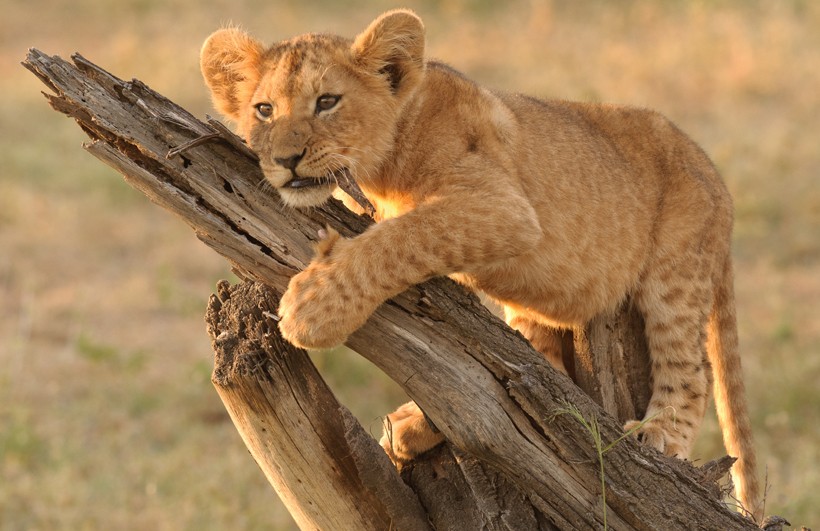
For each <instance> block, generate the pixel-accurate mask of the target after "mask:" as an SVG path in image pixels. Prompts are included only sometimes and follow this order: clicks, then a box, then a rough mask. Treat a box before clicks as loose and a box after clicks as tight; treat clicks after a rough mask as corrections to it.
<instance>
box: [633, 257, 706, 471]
mask: <svg viewBox="0 0 820 531" xmlns="http://www.w3.org/2000/svg"><path fill="white" fill-rule="evenodd" d="M690 256H691V259H690V260H688V261H687V263H686V267H681V266H680V263H677V262H675V261H674V260H669V261H668V262H667V263H663V262H660V263H657V264H656V265H654V266H653V267H650V268H649V269H648V270H647V273H646V275H645V277H644V279H643V282H642V284H641V286H640V287H639V289H638V291H637V293H636V299H635V300H636V302H637V304H638V306H639V308H640V310H641V313H642V314H643V316H644V322H645V329H646V339H647V343H648V346H649V356H650V360H651V362H652V367H651V374H652V398H651V399H650V401H649V406H648V408H647V412H646V415H645V417H644V422H645V424H644V425H643V426H641V427H640V428H638V430H637V435H638V438H639V439H640V440H641V441H642V442H643V443H644V444H647V445H649V446H652V447H654V448H656V449H658V450H659V451H661V452H663V453H665V454H666V455H671V456H677V457H679V458H683V459H685V458H687V457H688V456H689V452H690V451H691V449H692V445H693V443H694V440H695V437H696V435H697V432H698V429H699V428H700V424H701V421H702V420H703V416H704V413H705V410H706V402H707V399H708V396H709V386H710V385H711V368H710V365H709V362H708V359H707V357H706V344H705V338H706V323H707V320H708V315H709V311H710V308H711V304H712V285H711V280H710V279H711V275H710V274H709V273H708V272H707V271H706V270H707V269H708V268H707V267H705V265H706V263H707V260H705V259H703V258H698V257H696V256H695V255H694V254H693V255H690ZM639 424H640V423H639V422H638V421H637V420H633V421H629V422H627V423H626V425H625V426H624V429H625V430H630V429H633V428H635V427H637V426H639Z"/></svg>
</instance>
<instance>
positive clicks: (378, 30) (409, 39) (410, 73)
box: [353, 9, 424, 96]
mask: <svg viewBox="0 0 820 531" xmlns="http://www.w3.org/2000/svg"><path fill="white" fill-rule="evenodd" d="M353 54H354V56H355V57H356V58H357V59H358V60H359V62H360V64H361V65H362V66H363V67H364V68H365V69H367V70H369V71H371V72H374V73H378V74H381V75H384V76H385V77H386V78H387V81H388V82H389V83H390V90H391V91H392V92H393V93H394V94H396V95H398V96H402V95H403V94H407V93H409V92H411V91H412V89H414V88H415V87H416V86H417V85H418V83H419V82H420V81H421V78H422V76H423V75H424V24H422V22H421V19H420V18H419V17H417V16H416V14H415V13H413V12H412V11H409V10H407V9H396V10H393V11H388V12H387V13H385V14H383V15H382V16H380V17H379V18H377V19H376V20H374V21H373V22H372V23H371V24H370V26H369V27H368V28H367V29H366V30H364V32H362V33H361V34H360V35H359V36H358V37H356V40H355V41H353Z"/></svg>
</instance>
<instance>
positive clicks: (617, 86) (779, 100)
mask: <svg viewBox="0 0 820 531" xmlns="http://www.w3.org/2000/svg"><path fill="white" fill-rule="evenodd" d="M408 3H409V4H410V5H411V7H415V8H416V9H417V11H418V12H419V13H420V14H421V15H422V16H423V17H424V19H425V21H426V22H427V26H428V46H429V49H430V51H431V53H432V55H434V56H437V57H439V58H442V59H445V60H447V61H448V62H450V63H451V64H453V65H454V66H456V67H458V68H459V69H461V70H463V71H465V72H466V73H468V74H469V75H470V76H472V77H474V78H476V79H478V80H480V81H481V82H483V83H485V84H489V85H492V86H495V87H499V88H506V89H511V90H520V91H524V92H529V93H533V94H537V95H542V96H552V97H560V98H568V99H592V100H607V101H617V102H626V103H633V104H637V105H644V106H649V107H654V108H657V109H659V110H661V111H663V112H664V113H666V114H667V115H669V116H670V117H672V118H673V119H674V120H675V121H676V122H678V124H679V125H680V126H681V127H682V128H683V129H684V130H686V131H688V132H690V133H691V134H692V136H693V137H695V138H696V139H697V140H698V141H699V142H701V144H702V145H703V146H704V148H705V149H706V150H707V151H708V152H709V153H710V154H711V155H712V156H713V158H714V160H715V161H716V163H717V164H718V166H719V167H720V168H721V170H722V172H723V174H724V176H725V178H726V180H727V182H728V183H729V186H730V188H731V189H732V191H733V193H734V196H735V198H736V206H737V230H736V242H735V243H736V246H735V249H736V258H737V260H736V267H737V291H738V304H739V314H740V332H741V340H742V344H743V350H744V363H745V366H744V367H745V372H746V377H747V382H748V388H749V395H750V396H749V399H750V402H751V407H752V411H753V412H754V419H753V420H754V424H755V428H756V429H755V431H756V435H757V442H758V447H759V449H760V452H761V456H762V461H763V462H764V463H765V465H766V466H767V470H768V478H769V487H770V493H769V500H768V509H769V512H773V513H778V514H782V515H783V516H786V517H787V518H788V519H789V520H790V521H791V522H792V523H794V524H798V525H800V524H804V525H807V526H811V524H812V523H813V524H814V525H815V526H817V525H820V509H818V507H820V497H818V495H817V492H820V467H818V465H817V463H818V462H820V430H818V427H817V426H820V384H818V381H820V317H818V312H817V307H818V302H820V190H818V184H820V183H818V170H817V168H820V149H819V148H818V146H820V126H818V116H820V90H818V87H820V70H818V69H817V65H818V64H820V4H818V3H816V2H810V1H787V0H781V1H771V2H742V1H740V0H737V1H728V0H726V1H716V2H689V3H673V2H667V3H660V2H649V1H625V2H618V3H614V2H603V1H587V2H574V3H568V2H567V3H561V4H560V5H559V3H557V2H556V3H554V4H552V3H549V2H539V1H537V0H532V1H529V2H525V1H514V2H508V3H504V4H503V6H504V7H503V8H502V7H500V6H501V5H502V4H500V3H499V4H495V3H491V2H487V1H478V0H476V1H467V0H462V1H448V2H439V3H436V2H431V1H427V2H408ZM237 4H238V5H237ZM274 4H275V3H274V2H269V1H266V2H261V1H258V2H255V1H254V2H227V1H215V0H211V1H207V0H206V1H205V2H192V1H190V0H186V1H177V2H160V1H158V0H133V1H125V2H117V3H110V4H104V3H100V2H92V1H89V0H78V1H75V2H73V3H71V4H70V6H71V7H68V4H66V5H65V6H63V5H61V4H60V5H58V4H57V3H55V2H45V1H43V0H30V1H28V2H8V1H6V2H3V4H2V6H0V7H2V11H3V15H4V16H3V18H2V21H0V35H2V40H0V90H2V95H3V97H2V101H0V134H2V136H1V137H0V138H2V145H0V157H2V166H0V298H2V301H3V305H2V306H0V477H2V478H3V479H2V481H0V529H97V528H116V529H143V528H155V529H187V528H190V529H194V528H195V529H208V528H212V529H226V528H228V529H259V528H274V529H285V528H289V526H291V525H292V524H290V520H289V517H288V515H287V514H286V513H285V512H284V511H283V510H282V509H281V507H280V506H279V504H278V503H277V502H275V500H274V499H273V495H272V493H271V492H270V491H269V489H268V487H267V485H266V483H265V480H264V478H263V477H262V474H260V473H259V472H258V470H257V469H256V467H255V465H254V463H253V461H252V459H250V457H249V456H248V455H247V453H246V451H245V450H244V447H243V446H242V443H241V441H240V439H239V437H238V436H237V435H236V434H235V432H234V431H233V428H232V427H231V425H230V423H229V422H227V417H226V415H225V414H224V413H223V410H222V408H221V405H220V404H219V403H218V400H217V397H216V394H215V393H214V392H213V390H212V389H211V386H210V384H209V382H208V376H209V371H210V363H211V362H210V348H209V345H208V342H207V340H206V336H205V333H204V325H203V323H202V318H201V314H202V311H203V308H204V304H205V300H206V297H207V295H208V294H209V292H210V290H211V289H212V287H213V285H214V282H215V281H216V280H217V279H218V278H220V277H225V276H227V275H228V272H227V270H226V267H225V264H224V263H223V261H222V260H221V259H220V258H219V257H217V256H216V255H215V254H214V253H212V252H210V251H209V250H208V249H206V248H205V247H204V246H202V245H201V244H200V243H198V242H197V241H196V239H195V238H194V237H193V235H192V234H191V233H190V231H189V229H188V228H187V227H186V226H184V225H183V224H182V223H180V222H178V221H177V220H175V219H173V218H171V217H170V216H168V215H165V214H164V213H160V211H159V209H157V208H156V207H154V206H153V205H150V204H149V203H148V202H147V201H146V200H144V198H142V197H141V196H139V194H137V193H136V192H133V191H131V190H130V189H128V187H127V186H126V185H124V184H122V182H121V180H120V179H119V178H118V177H117V176H116V175H115V174H113V173H112V172H111V171H110V170H108V169H107V168H105V167H104V166H102V165H101V164H99V163H98V162H97V161H96V160H94V159H93V158H92V157H89V156H87V155H86V154H84V153H82V151H81V150H80V149H79V144H80V142H81V141H82V139H83V136H82V133H81V132H80V131H79V129H78V128H77V127H76V126H75V125H74V124H73V123H71V122H70V121H69V120H66V119H64V118H62V117H60V116H58V115H56V114H55V113H54V112H52V111H50V110H48V109H47V108H46V106H45V104H44V103H43V101H42V98H41V97H40V96H39V94H38V92H39V91H40V90H42V89H43V87H42V86H41V85H39V84H38V82H37V81H36V80H35V79H34V78H33V76H31V75H30V74H28V73H27V72H25V71H24V70H23V69H22V68H21V67H20V66H19V65H18V64H17V63H18V62H19V61H20V60H21V59H22V58H23V56H24V54H25V50H26V48H27V47H28V46H36V47H38V48H41V49H43V50H44V51H46V52H49V53H59V54H62V55H68V54H70V53H71V52H73V51H75V50H76V51H80V52H82V53H83V54H84V55H86V56H87V57H89V58H90V59H92V60H93V61H95V62H97V63H99V64H101V65H103V66H104V67H106V68H108V69H109V70H111V71H113V72H114V73H116V74H119V75H120V76H123V77H138V78H140V79H142V80H144V81H146V82H147V83H148V84H150V85H151V86H153V87H154V88H156V89H157V90H159V91H160V92H163V93H164V94H166V95H168V96H170V97H171V98H172V99H174V100H176V101H178V102H180V103H181V104H183V105H185V106H187V107H188V108H189V109H191V110H192V111H193V112H195V113H196V114H199V115H203V114H205V113H206V112H212V111H211V110H210V106H209V104H208V101H207V95H206V92H205V89H204V87H203V86H202V83H201V81H200V78H199V74H198V71H197V55H198V49H199V45H200V43H201V42H202V40H203V39H204V38H205V37H206V36H207V34H208V33H209V32H210V31H212V30H213V29H215V28H217V27H219V26H220V25H221V24H223V23H225V22H228V21H231V20H232V21H234V22H239V23H242V24H243V25H244V26H246V27H247V28H248V29H250V30H251V31H253V32H254V33H256V34H257V35H259V36H263V37H265V38H268V39H270V40H275V39H277V38H281V37H285V36H288V35H292V34H295V33H302V32H305V31H321V30H330V31H334V32H338V33H344V34H353V33H355V32H356V31H358V30H360V29H361V28H363V27H364V25H365V24H366V23H367V22H368V21H369V20H370V19H371V18H372V17H373V16H375V15H376V14H377V13H379V12H380V11H382V10H384V9H387V8H389V7H392V5H391V4H387V3H385V2H378V1H375V0H374V1H371V2H366V4H368V5H361V4H357V5H356V7H355V8H353V7H352V3H348V2H341V3H338V2H319V3H317V4H315V5H312V6H308V5H300V7H297V8H294V7H284V6H283V5H280V6H277V5H274ZM301 4H306V3H304V2H303V3H301ZM362 4H365V3H362ZM319 365H320V366H321V367H322V368H323V370H324V372H325V373H327V374H328V377H329V379H330V380H332V383H333V384H335V388H336V389H338V390H339V393H340V395H342V397H343V398H344V400H345V401H346V402H347V403H348V404H349V405H350V406H351V408H352V409H353V410H354V412H356V413H357V414H358V415H359V416H360V418H362V419H363V420H364V422H365V423H366V425H367V426H368V427H371V429H372V430H374V431H377V430H378V422H374V419H375V417H376V416H377V415H378V414H379V413H380V412H384V411H386V410H388V409H389V408H390V407H391V406H394V405H395V404H396V403H397V402H398V401H399V400H400V394H399V393H398V392H397V391H396V389H395V387H392V386H391V385H390V384H389V383H388V382H385V380H384V378H383V377H381V376H380V375H378V374H377V373H376V372H375V371H374V370H372V369H371V368H369V367H368V366H367V365H366V364H365V363H364V362H362V361H361V360H359V359H358V358H357V357H355V356H352V355H347V354H341V353H340V354H336V355H325V356H323V357H322V358H321V359H319ZM720 451H721V443H720V437H719V433H718V431H717V428H716V426H715V422H714V420H713V418H710V420H709V422H708V423H707V426H706V427H705V428H704V431H703V434H702V436H701V439H700V444H699V447H698V451H697V452H696V455H697V456H698V457H700V458H701V459H703V460H706V459H709V458H711V457H713V456H715V455H717V454H718V453H719V452H720ZM761 472H763V471H761Z"/></svg>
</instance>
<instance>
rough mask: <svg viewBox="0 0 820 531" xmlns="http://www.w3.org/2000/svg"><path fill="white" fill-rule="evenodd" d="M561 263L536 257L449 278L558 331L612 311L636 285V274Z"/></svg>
mask: <svg viewBox="0 0 820 531" xmlns="http://www.w3.org/2000/svg"><path fill="white" fill-rule="evenodd" d="M560 258H563V259H559V257H555V256H552V257H547V256H545V253H544V252H538V251H534V252H532V253H527V254H526V255H524V256H520V257H516V258H513V259H509V260H504V261H502V262H498V263H495V264H490V265H487V266H484V267H481V268H479V269H477V270H475V271H470V272H462V273H456V274H454V275H451V276H452V277H453V278H454V280H456V281H457V282H460V283H462V284H465V285H467V286H468V287H470V288H472V289H476V290H480V291H482V292H484V293H486V294H487V295H488V296H489V297H490V298H492V299H494V300H495V301H496V302H498V303H500V304H502V305H505V306H511V307H513V308H516V309H517V310H519V311H527V312H528V313H531V314H535V315H537V316H539V317H541V318H542V319H541V320H544V321H546V322H549V323H551V324H560V325H582V324H584V323H586V322H588V321H589V320H590V319H592V318H593V317H594V316H595V315H597V314H599V313H601V312H603V311H607V310H610V309H614V308H615V307H616V306H617V305H618V303H620V302H621V301H622V300H623V299H624V297H625V296H626V294H627V293H629V291H630V289H631V288H632V287H633V286H634V285H635V283H636V281H637V269H636V268H633V269H632V270H631V271H630V269H629V268H626V267H617V265H615V266H614V267H613V264H611V263H607V264H602V263H579V262H577V261H576V260H573V259H572V257H560Z"/></svg>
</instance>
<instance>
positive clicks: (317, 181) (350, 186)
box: [282, 168, 376, 216]
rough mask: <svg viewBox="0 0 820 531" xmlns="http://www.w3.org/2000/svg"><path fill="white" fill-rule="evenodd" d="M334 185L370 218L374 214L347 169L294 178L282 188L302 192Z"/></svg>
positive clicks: (374, 210) (373, 210)
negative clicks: (319, 175) (322, 175)
mask: <svg viewBox="0 0 820 531" xmlns="http://www.w3.org/2000/svg"><path fill="white" fill-rule="evenodd" d="M327 185H334V186H338V187H339V188H341V189H342V190H344V191H345V192H346V193H347V194H348V195H349V196H350V197H352V198H353V199H354V200H355V201H356V202H357V203H359V206H361V207H362V208H363V209H364V211H365V212H367V213H368V214H369V215H370V216H373V215H374V214H375V213H376V209H375V208H373V205H372V204H371V203H370V201H369V200H368V199H367V197H365V195H364V192H362V189H361V188H359V184H358V183H357V182H356V181H355V180H354V179H353V176H352V175H351V174H350V170H349V169H348V168H341V169H338V170H336V171H334V172H332V173H330V174H329V175H326V176H324V177H298V176H294V177H293V179H291V180H289V181H288V182H286V183H285V184H283V185H282V188H289V189H291V190H302V189H306V188H318V187H320V186H327Z"/></svg>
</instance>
